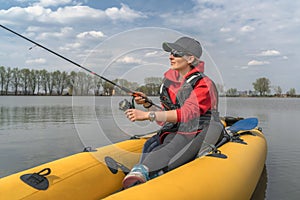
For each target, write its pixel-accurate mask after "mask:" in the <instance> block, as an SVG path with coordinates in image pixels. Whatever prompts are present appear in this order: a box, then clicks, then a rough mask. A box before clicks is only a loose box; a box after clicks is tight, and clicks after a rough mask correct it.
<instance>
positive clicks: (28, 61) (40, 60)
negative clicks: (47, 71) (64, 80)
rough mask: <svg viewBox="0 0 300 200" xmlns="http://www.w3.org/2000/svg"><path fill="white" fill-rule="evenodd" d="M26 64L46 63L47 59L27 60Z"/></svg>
mask: <svg viewBox="0 0 300 200" xmlns="http://www.w3.org/2000/svg"><path fill="white" fill-rule="evenodd" d="M25 63H26V64H45V63H46V60H45V59H44V58H36V59H30V60H26V61H25Z"/></svg>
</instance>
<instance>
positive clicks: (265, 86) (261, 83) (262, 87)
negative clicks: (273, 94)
mask: <svg viewBox="0 0 300 200" xmlns="http://www.w3.org/2000/svg"><path fill="white" fill-rule="evenodd" d="M252 84H253V87H254V90H255V91H257V92H259V95H260V96H265V95H266V94H268V93H270V84H271V81H270V80H269V79H267V78H265V77H262V78H259V79H256V81H255V82H254V83H252Z"/></svg>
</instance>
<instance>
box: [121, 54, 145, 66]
mask: <svg viewBox="0 0 300 200" xmlns="http://www.w3.org/2000/svg"><path fill="white" fill-rule="evenodd" d="M117 62H118V63H125V64H143V61H142V60H141V59H137V58H134V57H131V56H125V57H122V58H120V59H118V60H117Z"/></svg>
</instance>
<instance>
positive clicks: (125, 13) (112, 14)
mask: <svg viewBox="0 0 300 200" xmlns="http://www.w3.org/2000/svg"><path fill="white" fill-rule="evenodd" d="M105 14H106V15H107V16H108V17H109V18H111V19H112V20H126V21H132V20H134V19H136V18H145V16H144V15H143V14H142V13H141V12H138V11H135V10H132V9H131V8H129V6H127V5H125V4H121V8H120V9H119V8H117V7H112V8H108V9H106V10H105Z"/></svg>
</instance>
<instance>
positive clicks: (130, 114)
mask: <svg viewBox="0 0 300 200" xmlns="http://www.w3.org/2000/svg"><path fill="white" fill-rule="evenodd" d="M125 115H126V116H127V118H128V119H129V120H130V121H132V122H134V121H144V120H147V119H149V112H144V111H141V110H137V109H127V110H126V111H125Z"/></svg>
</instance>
